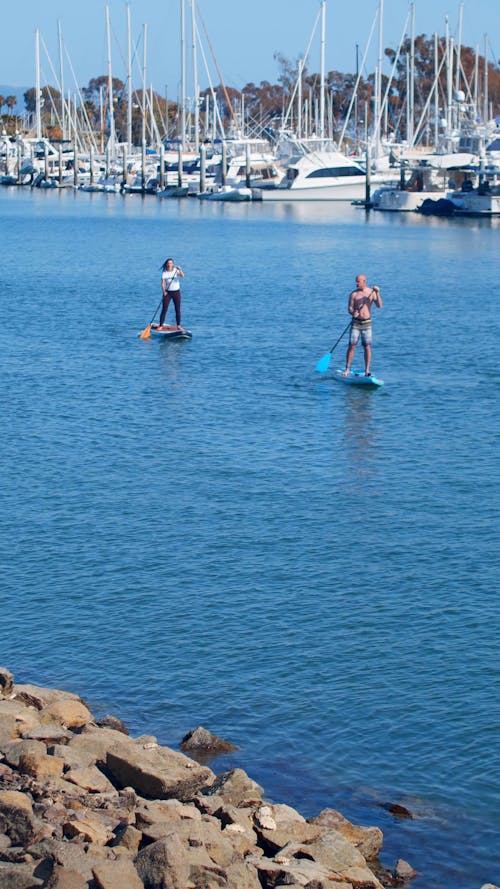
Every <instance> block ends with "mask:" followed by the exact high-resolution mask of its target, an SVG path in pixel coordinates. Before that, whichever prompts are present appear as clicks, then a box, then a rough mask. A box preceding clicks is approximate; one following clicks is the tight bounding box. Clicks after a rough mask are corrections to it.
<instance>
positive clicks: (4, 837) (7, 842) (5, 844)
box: [0, 833, 12, 855]
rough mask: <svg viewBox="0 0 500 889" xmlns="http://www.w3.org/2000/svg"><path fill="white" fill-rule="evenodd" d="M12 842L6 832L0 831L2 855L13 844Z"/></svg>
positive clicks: (0, 851)
mask: <svg viewBox="0 0 500 889" xmlns="http://www.w3.org/2000/svg"><path fill="white" fill-rule="evenodd" d="M11 845H12V843H11V841H10V840H9V837H8V836H7V834H6V833H0V855H1V854H2V852H5V850H6V849H8V848H9V846H11Z"/></svg>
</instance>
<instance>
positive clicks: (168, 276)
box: [161, 268, 181, 293]
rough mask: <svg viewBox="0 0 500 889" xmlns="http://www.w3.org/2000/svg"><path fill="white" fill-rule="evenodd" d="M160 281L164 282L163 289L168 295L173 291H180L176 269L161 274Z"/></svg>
mask: <svg viewBox="0 0 500 889" xmlns="http://www.w3.org/2000/svg"><path fill="white" fill-rule="evenodd" d="M161 279H162V281H164V282H165V288H166V289H167V290H168V291H169V292H170V293H172V291H173V290H180V289H181V285H180V281H179V276H178V273H177V269H176V268H173V269H170V271H165V272H162V276H161Z"/></svg>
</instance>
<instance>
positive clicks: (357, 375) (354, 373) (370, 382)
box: [333, 369, 384, 389]
mask: <svg viewBox="0 0 500 889" xmlns="http://www.w3.org/2000/svg"><path fill="white" fill-rule="evenodd" d="M333 378H334V379H335V380H338V381H339V383H347V384H348V385H351V386H364V387H365V389H379V388H380V386H383V385H384V381H383V380H378V379H377V377H374V376H371V377H365V374H364V372H363V371H362V370H351V371H349V376H348V377H345V376H344V371H342V370H338V369H337V370H335V371H334V372H333Z"/></svg>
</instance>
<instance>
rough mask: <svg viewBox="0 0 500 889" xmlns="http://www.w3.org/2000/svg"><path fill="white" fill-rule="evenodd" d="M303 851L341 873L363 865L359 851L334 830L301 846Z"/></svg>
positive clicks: (364, 863) (363, 861) (363, 860)
mask: <svg viewBox="0 0 500 889" xmlns="http://www.w3.org/2000/svg"><path fill="white" fill-rule="evenodd" d="M302 849H303V852H304V854H305V855H307V856H308V857H310V858H313V859H314V861H317V862H319V863H320V864H323V865H324V866H325V867H328V868H331V869H332V870H334V871H338V872H340V873H343V872H344V871H345V870H346V868H349V867H361V868H363V867H365V865H366V862H365V859H364V858H363V856H362V855H361V853H360V852H358V850H357V849H356V848H355V847H354V846H353V845H352V844H351V843H349V842H348V841H347V840H346V839H344V837H343V836H342V835H341V834H340V833H338V832H337V831H336V830H329V831H327V832H326V833H323V835H322V836H321V837H319V839H317V840H315V841H314V842H311V843H307V845H305V846H302Z"/></svg>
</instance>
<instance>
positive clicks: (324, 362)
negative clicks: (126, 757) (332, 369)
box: [316, 319, 352, 374]
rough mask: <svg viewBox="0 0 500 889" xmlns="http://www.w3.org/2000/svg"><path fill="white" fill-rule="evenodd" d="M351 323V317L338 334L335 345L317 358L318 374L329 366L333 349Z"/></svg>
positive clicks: (322, 372)
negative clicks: (321, 356)
mask: <svg viewBox="0 0 500 889" xmlns="http://www.w3.org/2000/svg"><path fill="white" fill-rule="evenodd" d="M351 324H352V319H351V321H349V324H348V325H347V327H346V329H345V330H344V331H343V332H342V333H341V334H340V336H339V338H338V340H337V342H336V343H335V345H334V346H332V348H331V349H330V351H329V352H327V353H326V355H323V358H320V359H319V361H318V363H317V365H316V370H317V371H318V373H319V374H324V372H325V370H328V368H329V366H330V360H331V357H332V354H333V352H334V350H335V349H336V348H337V346H338V344H339V343H340V340H341V339H342V337H343V336H345V335H346V333H347V331H348V330H349V328H350V327H351Z"/></svg>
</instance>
